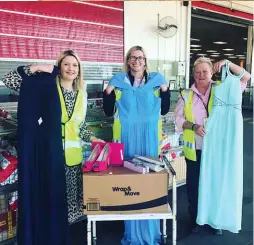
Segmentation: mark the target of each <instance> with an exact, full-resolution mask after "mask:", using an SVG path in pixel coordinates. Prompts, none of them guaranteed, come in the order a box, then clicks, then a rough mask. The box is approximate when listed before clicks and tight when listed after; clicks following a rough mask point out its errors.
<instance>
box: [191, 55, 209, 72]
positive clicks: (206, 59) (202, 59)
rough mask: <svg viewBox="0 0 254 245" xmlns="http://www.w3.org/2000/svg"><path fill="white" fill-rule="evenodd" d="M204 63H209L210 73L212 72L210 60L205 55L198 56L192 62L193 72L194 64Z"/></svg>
mask: <svg viewBox="0 0 254 245" xmlns="http://www.w3.org/2000/svg"><path fill="white" fill-rule="evenodd" d="M203 63H206V64H208V65H209V67H210V70H211V73H213V64H212V61H211V60H210V59H209V58H206V57H200V58H198V59H197V60H196V61H195V62H194V66H193V73H194V72H195V68H196V65H198V64H203Z"/></svg>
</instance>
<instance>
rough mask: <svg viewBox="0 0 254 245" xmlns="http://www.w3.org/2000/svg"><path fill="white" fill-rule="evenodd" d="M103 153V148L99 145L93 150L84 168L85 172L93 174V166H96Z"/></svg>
mask: <svg viewBox="0 0 254 245" xmlns="http://www.w3.org/2000/svg"><path fill="white" fill-rule="evenodd" d="M101 151H102V148H101V146H100V145H99V144H98V145H96V146H95V147H94V148H93V150H92V152H91V154H90V156H89V157H88V159H87V160H86V161H85V163H84V166H82V171H83V172H91V171H92V169H93V165H94V163H95V161H96V159H97V158H98V156H99V155H100V153H101Z"/></svg>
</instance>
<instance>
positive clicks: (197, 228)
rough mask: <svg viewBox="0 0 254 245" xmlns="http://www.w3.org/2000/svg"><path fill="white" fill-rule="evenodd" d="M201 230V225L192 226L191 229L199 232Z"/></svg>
mask: <svg viewBox="0 0 254 245" xmlns="http://www.w3.org/2000/svg"><path fill="white" fill-rule="evenodd" d="M199 231H200V227H199V225H196V226H195V227H194V228H192V230H191V232H192V233H199Z"/></svg>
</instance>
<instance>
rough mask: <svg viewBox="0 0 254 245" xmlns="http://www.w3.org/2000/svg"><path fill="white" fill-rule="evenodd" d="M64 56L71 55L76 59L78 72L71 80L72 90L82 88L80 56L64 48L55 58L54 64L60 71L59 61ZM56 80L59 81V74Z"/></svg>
mask: <svg viewBox="0 0 254 245" xmlns="http://www.w3.org/2000/svg"><path fill="white" fill-rule="evenodd" d="M66 56H73V57H74V58H75V59H76V60H77V61H78V67H79V74H78V76H77V77H76V78H75V79H74V81H73V90H74V91H77V90H79V89H82V90H83V89H84V81H83V72H82V67H81V61H80V58H79V56H78V55H77V53H76V52H74V51H73V50H65V51H63V52H61V53H60V55H59V56H58V58H57V60H56V65H57V67H58V69H59V71H60V70H61V63H62V61H63V59H64V58H65V57H66ZM57 81H58V82H59V81H60V77H59V75H58V77H57Z"/></svg>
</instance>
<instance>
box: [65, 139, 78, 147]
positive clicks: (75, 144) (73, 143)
mask: <svg viewBox="0 0 254 245" xmlns="http://www.w3.org/2000/svg"><path fill="white" fill-rule="evenodd" d="M64 145H65V149H67V148H80V147H81V141H79V142H76V141H66V140H65V143H64Z"/></svg>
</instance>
